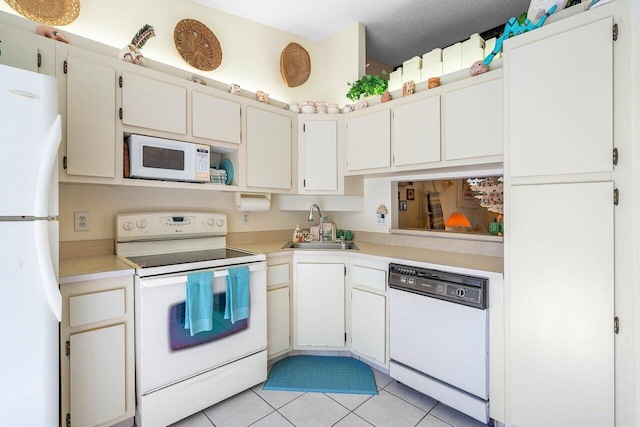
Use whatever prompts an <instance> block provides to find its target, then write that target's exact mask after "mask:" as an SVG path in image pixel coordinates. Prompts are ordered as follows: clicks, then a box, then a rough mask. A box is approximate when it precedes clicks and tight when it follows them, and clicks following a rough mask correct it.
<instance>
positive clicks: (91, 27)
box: [0, 0, 364, 104]
mask: <svg viewBox="0 0 640 427" xmlns="http://www.w3.org/2000/svg"><path fill="white" fill-rule="evenodd" d="M0 11H5V12H8V13H11V14H13V15H18V14H17V12H15V11H14V10H13V9H12V8H11V7H10V6H9V5H8V4H7V3H6V2H0ZM18 16H20V15H18ZM187 18H188V19H196V20H198V21H200V22H202V23H203V24H205V25H206V26H207V27H208V28H209V29H210V30H211V31H212V32H213V33H214V34H215V35H216V37H217V38H218V41H219V42H220V46H221V48H222V63H221V65H220V66H219V67H218V68H217V69H216V70H213V71H206V72H205V71H201V70H198V69H196V68H193V67H191V66H190V65H189V64H187V63H186V62H185V61H184V60H183V59H182V57H181V56H180V55H179V54H178V51H177V49H176V48H175V45H174V41H173V31H174V28H175V26H176V24H177V23H178V22H179V21H180V20H182V19H187ZM144 24H150V25H153V27H154V28H155V33H156V37H154V38H152V39H150V40H149V41H148V42H147V43H146V45H145V46H144V48H143V49H142V53H143V55H144V56H145V58H149V59H152V60H154V61H158V62H161V63H164V64H167V65H170V66H173V67H176V68H180V69H184V70H187V71H189V72H192V73H193V74H197V75H201V76H205V77H207V78H211V79H213V80H217V81H220V82H223V83H225V84H229V83H236V84H239V85H240V86H241V87H242V88H243V89H247V90H249V91H252V92H255V91H257V90H264V91H265V92H267V93H269V95H270V97H271V98H272V99H277V100H280V101H283V102H289V101H304V100H307V99H310V100H314V101H319V100H325V101H331V102H339V103H341V104H343V103H344V102H345V101H346V98H345V97H344V94H346V93H347V90H348V86H347V82H348V81H354V80H356V79H358V78H359V77H360V76H361V75H362V73H361V72H360V71H361V70H360V68H361V67H363V66H364V65H361V64H360V63H362V64H364V27H363V26H362V25H359V24H357V23H354V25H353V26H351V27H350V28H348V29H347V30H345V31H344V32H343V33H341V34H338V35H336V36H334V37H333V38H331V39H329V40H327V41H326V42H325V43H317V42H314V41H312V40H308V39H305V38H302V37H298V36H295V35H292V34H289V33H285V32H283V31H280V30H276V29H273V28H270V27H266V26H264V25H261V24H257V23H254V22H251V21H248V20H246V19H242V18H239V17H236V16H233V15H229V14H226V13H224V12H221V11H219V10H216V9H212V8H210V7H206V6H202V5H200V4H197V3H194V2H192V1H189V0H136V1H128V0H111V1H83V2H82V3H81V8H80V15H79V16H78V18H77V19H76V20H75V21H74V22H72V23H71V24H69V25H66V26H61V27H58V28H59V29H60V30H61V31H62V33H63V34H76V35H78V36H82V37H84V38H87V39H91V40H95V41H98V42H100V43H103V44H105V45H109V46H112V47H114V48H117V49H118V50H119V49H121V48H122V47H124V46H126V45H127V44H128V43H130V41H131V39H132V38H133V36H134V35H135V33H136V32H137V31H138V30H139V29H140V28H141V27H142V26H143V25H144ZM290 42H296V43H298V44H300V45H301V46H303V47H304V48H305V49H306V50H307V51H308V52H309V55H310V57H311V75H310V77H309V80H308V81H307V82H306V83H305V84H303V85H302V86H299V87H297V88H289V87H287V86H286V84H285V83H284V80H283V79H282V75H281V74H280V54H281V53H282V50H283V49H284V48H285V46H286V45H288V44H289V43H290ZM325 61H330V63H328V64H325V63H324V62H325Z"/></svg>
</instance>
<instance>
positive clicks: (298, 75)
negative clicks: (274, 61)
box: [280, 43, 311, 87]
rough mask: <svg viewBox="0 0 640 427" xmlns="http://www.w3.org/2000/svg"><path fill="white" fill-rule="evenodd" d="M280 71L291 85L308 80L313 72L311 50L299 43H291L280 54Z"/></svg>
mask: <svg viewBox="0 0 640 427" xmlns="http://www.w3.org/2000/svg"><path fill="white" fill-rule="evenodd" d="M280 73H281V74H282V78H283V79H284V82H285V83H286V84H287V86H289V87H297V86H300V85H301V84H303V83H304V82H306V81H307V80H308V79H309V75H310V74H311V58H310V57H309V52H307V51H306V50H305V48H303V47H302V46H300V45H299V44H298V43H289V44H288V45H287V47H285V48H284V49H283V50H282V54H281V55H280Z"/></svg>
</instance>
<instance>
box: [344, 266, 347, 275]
mask: <svg viewBox="0 0 640 427" xmlns="http://www.w3.org/2000/svg"><path fill="white" fill-rule="evenodd" d="M344 277H347V266H346V265H345V266H344Z"/></svg>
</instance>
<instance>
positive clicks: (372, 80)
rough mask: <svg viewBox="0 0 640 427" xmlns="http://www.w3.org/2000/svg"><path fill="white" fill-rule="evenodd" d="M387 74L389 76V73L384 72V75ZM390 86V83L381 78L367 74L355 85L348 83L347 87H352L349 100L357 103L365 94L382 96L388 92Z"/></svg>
mask: <svg viewBox="0 0 640 427" xmlns="http://www.w3.org/2000/svg"><path fill="white" fill-rule="evenodd" d="M385 74H387V72H386V71H384V70H383V71H382V75H385ZM388 84H389V81H388V80H385V79H383V78H382V77H380V76H375V75H371V74H365V75H364V76H362V78H361V79H360V80H356V81H355V82H353V83H347V85H349V86H351V87H350V88H349V92H347V98H349V99H350V100H352V101H357V100H358V99H360V95H361V94H363V93H364V94H365V95H366V96H371V95H382V93H383V92H384V91H385V90H387V85H388Z"/></svg>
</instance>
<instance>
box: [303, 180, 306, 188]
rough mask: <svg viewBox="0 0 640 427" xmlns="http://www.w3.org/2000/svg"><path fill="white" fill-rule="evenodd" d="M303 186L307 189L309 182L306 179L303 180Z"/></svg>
mask: <svg viewBox="0 0 640 427" xmlns="http://www.w3.org/2000/svg"><path fill="white" fill-rule="evenodd" d="M302 186H303V187H304V188H307V180H306V179H303V180H302Z"/></svg>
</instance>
